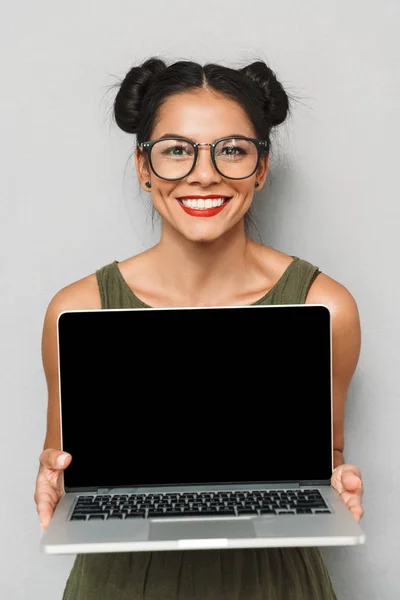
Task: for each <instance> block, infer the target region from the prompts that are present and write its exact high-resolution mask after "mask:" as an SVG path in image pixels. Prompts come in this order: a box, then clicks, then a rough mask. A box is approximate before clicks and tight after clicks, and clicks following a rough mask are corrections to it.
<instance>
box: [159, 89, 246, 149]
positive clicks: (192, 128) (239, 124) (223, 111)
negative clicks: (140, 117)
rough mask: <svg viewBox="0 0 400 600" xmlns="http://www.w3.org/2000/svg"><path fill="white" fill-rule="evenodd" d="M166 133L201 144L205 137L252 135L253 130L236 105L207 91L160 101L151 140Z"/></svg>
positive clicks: (219, 95)
mask: <svg viewBox="0 0 400 600" xmlns="http://www.w3.org/2000/svg"><path fill="white" fill-rule="evenodd" d="M166 132H174V133H175V132H176V133H179V134H180V135H181V136H183V137H190V138H191V139H193V141H204V140H205V139H206V138H207V139H208V137H209V136H212V137H213V139H216V138H218V137H224V136H225V135H231V134H232V133H234V132H236V133H239V132H240V133H241V135H246V136H250V137H253V136H254V128H253V126H252V124H251V122H250V119H249V118H248V116H247V114H246V112H245V110H244V109H243V108H242V107H241V106H240V104H239V103H238V102H236V101H235V100H231V99H230V98H227V97H226V96H222V95H221V94H215V93H211V92H210V91H209V90H207V89H205V90H203V89H202V90H196V91H192V92H185V93H180V94H174V95H173V96H170V97H169V98H167V99H166V100H165V101H164V103H163V104H162V106H161V107H160V109H159V111H158V115H157V120H156V123H155V126H154V130H153V136H152V137H161V136H163V135H165V134H166ZM207 136H208V137H207ZM195 138H199V140H197V139H195Z"/></svg>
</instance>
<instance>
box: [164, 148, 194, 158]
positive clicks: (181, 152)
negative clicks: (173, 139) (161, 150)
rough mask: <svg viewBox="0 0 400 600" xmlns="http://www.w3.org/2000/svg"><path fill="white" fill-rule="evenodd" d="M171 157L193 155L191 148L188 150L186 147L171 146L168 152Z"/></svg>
mask: <svg viewBox="0 0 400 600" xmlns="http://www.w3.org/2000/svg"><path fill="white" fill-rule="evenodd" d="M166 153H167V154H169V155H170V156H185V155H187V154H191V152H190V148H186V147H185V146H171V148H168V149H167V151H166Z"/></svg>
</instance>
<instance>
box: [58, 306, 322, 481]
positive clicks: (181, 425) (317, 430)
mask: <svg viewBox="0 0 400 600" xmlns="http://www.w3.org/2000/svg"><path fill="white" fill-rule="evenodd" d="M330 336H331V331H330V314H329V311H328V309H327V308H326V307H324V306H320V305H295V306H293V305H287V306H250V307H234V308H196V309H123V310H97V311H67V312H64V313H62V314H61V315H60V317H59V321H58V337H59V365H60V389H61V417H62V439H63V449H64V450H66V451H67V452H70V453H71V454H72V462H71V465H70V466H69V467H68V468H67V469H66V472H65V488H66V489H75V488H80V487H83V488H87V487H95V488H101V487H124V486H138V485H140V486H143V485H168V484H169V485H171V484H173V485H176V484H200V483H233V482H237V483H239V482H242V483H243V482H285V481H286V482H289V481H303V482H304V481H310V480H326V479H329V478H330V476H331V472H332V437H331V436H332V432H331V340H330Z"/></svg>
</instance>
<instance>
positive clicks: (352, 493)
mask: <svg viewBox="0 0 400 600" xmlns="http://www.w3.org/2000/svg"><path fill="white" fill-rule="evenodd" d="M331 484H332V486H333V487H334V488H335V490H337V491H338V492H339V494H340V495H341V496H342V498H343V500H344V503H345V504H346V506H347V508H348V509H349V510H350V511H351V514H352V515H353V517H354V518H355V520H356V521H359V520H360V519H361V517H362V516H363V514H364V510H363V507H362V502H361V501H362V496H363V494H364V488H363V483H362V479H361V471H360V469H359V468H358V467H356V466H355V465H339V466H338V467H336V469H334V470H333V473H332V478H331Z"/></svg>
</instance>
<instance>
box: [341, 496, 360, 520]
mask: <svg viewBox="0 0 400 600" xmlns="http://www.w3.org/2000/svg"><path fill="white" fill-rule="evenodd" d="M345 494H346V492H345V493H344V494H343V496H342V497H343V500H344V501H345V504H346V506H347V508H348V509H349V510H350V512H351V514H352V515H353V517H354V518H355V520H356V521H357V522H358V521H360V519H361V517H362V516H363V514H364V510H363V507H362V505H361V500H360V498H359V497H358V496H356V495H354V494H349V496H348V497H347V498H345V497H344V496H345Z"/></svg>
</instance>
